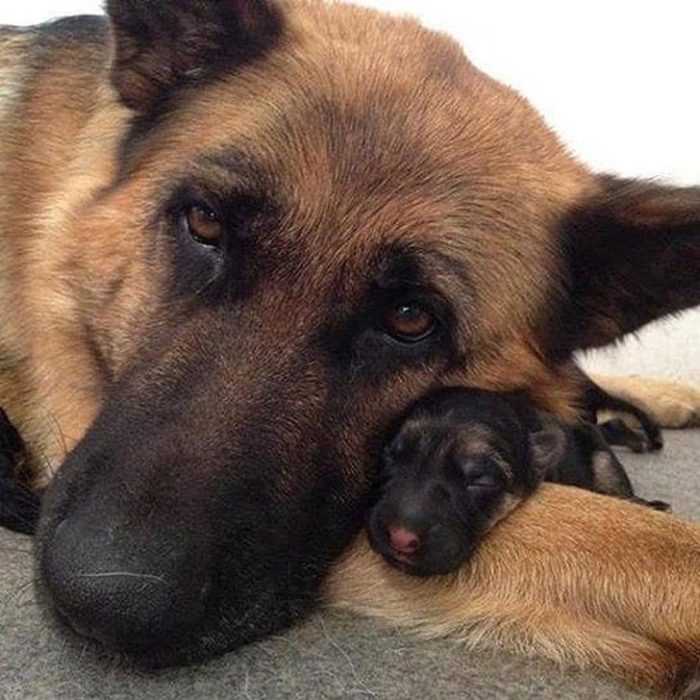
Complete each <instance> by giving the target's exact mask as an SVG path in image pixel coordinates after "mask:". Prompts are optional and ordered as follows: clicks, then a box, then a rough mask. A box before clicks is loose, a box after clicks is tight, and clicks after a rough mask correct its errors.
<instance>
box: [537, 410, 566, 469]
mask: <svg viewBox="0 0 700 700" xmlns="http://www.w3.org/2000/svg"><path fill="white" fill-rule="evenodd" d="M566 446H567V438H566V433H565V432H564V428H562V427H561V425H559V424H558V423H556V422H554V421H553V420H547V421H546V422H545V424H544V427H543V428H542V430H538V431H536V432H533V433H530V461H531V462H532V464H533V466H534V467H535V470H536V472H537V477H538V479H539V480H542V479H544V478H545V476H546V475H547V472H549V471H550V470H551V469H553V468H554V467H556V466H557V464H559V462H560V461H561V459H562V457H563V456H564V453H565V452H566Z"/></svg>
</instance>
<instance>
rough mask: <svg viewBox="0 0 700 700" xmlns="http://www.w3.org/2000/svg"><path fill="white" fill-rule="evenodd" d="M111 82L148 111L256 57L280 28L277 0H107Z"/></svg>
mask: <svg viewBox="0 0 700 700" xmlns="http://www.w3.org/2000/svg"><path fill="white" fill-rule="evenodd" d="M107 11H108V13H109V18H110V22H111V26H112V35H113V41H114V54H113V61H112V81H113V83H114V85H115V87H116V88H117V91H118V93H119V95H120V97H121V99H122V101H123V102H124V104H126V105H127V106H128V107H131V108H132V109H135V110H139V111H145V110H146V109H148V108H149V107H150V106H152V105H153V104H154V103H155V102H157V101H158V99H159V98H161V97H162V96H163V95H164V94H166V93H168V92H170V91H171V90H172V89H173V88H176V87H177V86H178V85H181V84H185V83H189V82H192V81H195V80H197V79H198V78H201V77H203V76H206V75H209V74H211V73H213V72H214V71H216V70H221V69H225V68H230V67H232V66H236V65H239V64H244V63H247V62H249V61H251V60H254V59H255V58H258V57H259V56H260V55H262V54H263V53H264V52H265V51H267V50H268V49H270V48H271V47H272V46H274V44H275V43H276V42H277V40H278V39H279V36H280V34H281V32H282V24H283V22H282V14H281V12H280V10H279V7H278V6H277V4H276V2H274V0H107Z"/></svg>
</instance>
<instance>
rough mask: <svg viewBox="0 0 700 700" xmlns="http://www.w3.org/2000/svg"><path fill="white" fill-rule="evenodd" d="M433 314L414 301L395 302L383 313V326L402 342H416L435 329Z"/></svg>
mask: <svg viewBox="0 0 700 700" xmlns="http://www.w3.org/2000/svg"><path fill="white" fill-rule="evenodd" d="M436 325H437V324H436V321H435V317H434V316H433V314H431V313H430V312H429V311H427V310H426V309H425V308H424V307H423V306H421V305H420V304H418V303H415V302H409V303H405V304H403V303H402V304H396V305H395V306H392V307H391V308H389V309H388V310H387V312H386V314H385V315H384V328H385V329H386V332H387V333H388V334H389V335H390V336H391V337H392V338H395V339H396V340H400V341H401V342H403V343H418V342H420V341H421V340H425V339H426V338H428V337H430V336H431V335H432V334H433V332H434V331H435V327H436Z"/></svg>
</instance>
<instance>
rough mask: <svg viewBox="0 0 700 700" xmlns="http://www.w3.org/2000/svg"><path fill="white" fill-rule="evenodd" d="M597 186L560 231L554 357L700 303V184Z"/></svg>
mask: <svg viewBox="0 0 700 700" xmlns="http://www.w3.org/2000/svg"><path fill="white" fill-rule="evenodd" d="M600 183H601V185H602V189H601V192H600V194H599V195H598V196H597V197H596V198H595V200H594V201H591V202H589V203H587V204H586V205H585V206H583V207H582V208H580V209H579V210H577V211H575V212H573V213H572V214H571V216H570V217H569V219H568V220H567V221H566V223H565V225H564V226H563V228H562V234H561V235H562V257H563V260H562V272H563V275H562V281H563V285H562V286H563V290H562V291H563V296H564V303H563V305H560V307H559V309H557V310H556V312H555V314H554V315H555V320H554V321H553V323H551V324H549V326H548V335H549V339H548V341H547V345H548V348H549V354H550V356H552V357H553V358H554V359H565V358H567V357H568V356H569V355H570V353H571V352H572V351H574V350H579V349H586V348H593V347H599V346H603V345H608V344H610V343H612V342H614V341H616V340H618V339H620V338H622V337H623V336H624V335H626V334H627V333H631V332H633V331H636V330H638V329H639V328H641V327H642V326H644V325H645V324H647V323H649V322H651V321H654V320H656V319H659V318H661V317H663V316H666V315H668V314H673V313H678V312H680V311H683V310H685V309H688V308H690V307H693V306H696V305H698V304H700V187H688V188H678V187H666V186H662V185H659V184H655V183H649V182H640V181H637V180H622V179H616V178H612V177H601V179H600Z"/></svg>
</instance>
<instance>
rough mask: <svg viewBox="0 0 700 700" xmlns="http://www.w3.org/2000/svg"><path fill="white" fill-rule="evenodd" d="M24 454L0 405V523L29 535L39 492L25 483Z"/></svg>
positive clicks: (37, 511) (13, 428)
mask: <svg viewBox="0 0 700 700" xmlns="http://www.w3.org/2000/svg"><path fill="white" fill-rule="evenodd" d="M25 458H26V455H25V447H24V442H23V441H22V438H21V437H20V435H19V433H18V432H17V430H16V428H15V427H14V426H13V425H12V423H11V422H10V419H9V418H8V417H7V414H6V413H5V412H4V411H3V410H2V409H0V527H5V528H7V529H9V530H13V531H14V532H20V533H22V534H25V535H33V534H34V531H35V530H36V526H37V523H38V520H39V508H40V496H39V494H37V493H36V492H34V491H32V490H31V489H30V487H29V482H28V477H29V475H28V474H26V472H25V470H24V469H23V464H24V460H25Z"/></svg>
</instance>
